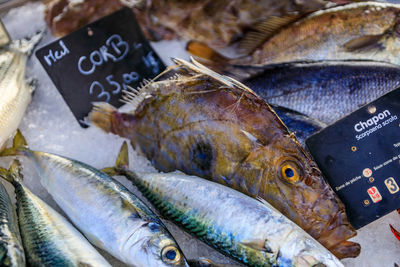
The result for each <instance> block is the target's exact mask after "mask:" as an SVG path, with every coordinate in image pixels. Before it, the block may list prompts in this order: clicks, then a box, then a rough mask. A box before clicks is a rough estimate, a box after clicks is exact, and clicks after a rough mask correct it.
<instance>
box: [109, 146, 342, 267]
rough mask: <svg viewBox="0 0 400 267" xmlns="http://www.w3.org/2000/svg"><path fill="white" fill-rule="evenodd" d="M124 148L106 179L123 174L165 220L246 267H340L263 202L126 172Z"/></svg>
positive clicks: (181, 178) (201, 183) (177, 176)
mask: <svg viewBox="0 0 400 267" xmlns="http://www.w3.org/2000/svg"><path fill="white" fill-rule="evenodd" d="M127 166H129V163H128V152H127V144H126V142H124V144H123V146H122V148H121V152H120V155H119V157H118V159H117V164H116V167H115V168H114V169H113V168H111V169H110V168H106V169H105V171H107V172H109V173H111V174H122V175H124V176H126V177H127V178H128V179H129V180H130V181H132V182H133V183H134V184H135V185H136V186H137V187H138V188H139V190H141V191H142V193H143V194H144V195H145V196H146V197H147V198H148V199H149V201H151V202H152V203H153V204H154V205H155V206H156V207H157V208H158V210H159V211H160V212H161V213H162V214H163V215H165V216H166V217H167V218H169V219H171V220H172V221H174V222H176V223H178V224H179V225H181V226H182V227H183V228H184V229H186V230H187V231H188V232H190V233H191V234H193V235H195V236H197V237H198V238H199V239H200V240H202V241H204V242H205V243H207V244H208V245H210V246H212V247H214V248H216V249H218V250H219V251H221V252H222V253H224V254H226V255H228V256H230V257H233V258H235V259H237V260H240V261H242V262H243V263H245V264H246V265H248V266H302V267H304V266H310V267H311V266H321V267H322V266H330V267H332V266H343V265H342V264H341V263H340V261H339V260H338V259H337V258H336V257H335V256H334V255H333V254H331V253H330V252H329V251H328V250H327V249H326V248H324V247H323V246H322V245H321V244H319V243H318V242H317V241H316V240H314V239H313V238H312V237H311V236H310V235H308V234H307V233H306V232H305V231H304V230H302V229H301V228H300V227H299V226H297V225H296V224H294V223H293V222H292V221H290V220H289V219H288V218H286V217H285V216H283V215H282V214H281V213H280V212H278V211H277V210H276V209H275V208H273V207H272V206H271V205H270V204H269V203H267V202H266V201H257V200H256V199H253V198H251V197H248V196H246V195H244V194H242V193H240V192H238V191H236V190H233V189H231V188H229V187H226V186H223V185H220V184H217V183H214V182H211V181H208V180H205V179H202V178H199V177H196V176H189V175H185V174H183V173H181V172H171V173H147V174H137V173H135V172H133V171H130V170H128V167H127Z"/></svg>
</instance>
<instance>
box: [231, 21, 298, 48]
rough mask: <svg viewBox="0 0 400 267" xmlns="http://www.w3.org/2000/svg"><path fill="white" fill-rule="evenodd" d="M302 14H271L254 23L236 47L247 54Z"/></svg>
mask: <svg viewBox="0 0 400 267" xmlns="http://www.w3.org/2000/svg"><path fill="white" fill-rule="evenodd" d="M301 17H302V16H300V15H286V16H283V17H277V16H271V17H268V18H267V19H265V20H264V21H261V22H259V23H258V24H257V25H255V27H254V29H253V30H251V31H248V32H247V33H246V34H245V36H244V37H243V39H242V40H241V41H240V42H239V44H238V48H239V51H240V53H241V54H244V55H249V54H251V53H252V52H253V51H254V50H255V49H256V48H257V47H259V46H260V45H262V44H263V43H264V42H265V41H266V40H268V39H269V38H270V37H272V36H273V35H274V34H275V33H277V32H278V31H279V30H280V29H281V28H282V27H283V26H286V25H288V24H290V23H292V22H294V21H296V20H298V19H299V18H301Z"/></svg>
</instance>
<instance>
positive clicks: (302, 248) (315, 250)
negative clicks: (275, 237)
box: [276, 231, 343, 267]
mask: <svg viewBox="0 0 400 267" xmlns="http://www.w3.org/2000/svg"><path fill="white" fill-rule="evenodd" d="M276 261H277V263H278V265H279V266H299V267H328V266H329V267H331V266H335V267H339V266H343V264H342V263H341V262H340V261H339V260H338V259H337V258H336V257H335V256H334V255H333V254H332V253H330V252H329V251H328V250H327V249H326V248H324V247H323V246H321V245H320V244H318V243H317V242H315V241H314V240H313V239H312V238H310V237H309V236H307V235H306V233H304V232H302V231H292V232H291V233H290V234H289V235H288V236H286V238H285V242H283V245H282V246H281V247H280V249H279V252H278V255H277V259H276Z"/></svg>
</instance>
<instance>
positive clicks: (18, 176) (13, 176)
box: [0, 159, 23, 184]
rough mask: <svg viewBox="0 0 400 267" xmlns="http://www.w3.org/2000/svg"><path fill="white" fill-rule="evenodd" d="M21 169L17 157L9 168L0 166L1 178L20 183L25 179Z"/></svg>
mask: <svg viewBox="0 0 400 267" xmlns="http://www.w3.org/2000/svg"><path fill="white" fill-rule="evenodd" d="M21 169H22V167H21V163H20V162H19V161H18V160H16V159H15V160H13V162H12V163H11V166H10V168H9V169H8V170H7V169H5V168H0V178H2V179H4V180H6V181H8V182H10V183H11V184H15V183H20V182H21V180H22V179H23V175H22V173H21Z"/></svg>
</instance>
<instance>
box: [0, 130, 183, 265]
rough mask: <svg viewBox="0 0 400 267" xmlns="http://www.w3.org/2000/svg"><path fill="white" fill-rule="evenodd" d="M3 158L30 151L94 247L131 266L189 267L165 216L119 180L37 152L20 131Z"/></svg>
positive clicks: (48, 184) (51, 189)
mask: <svg viewBox="0 0 400 267" xmlns="http://www.w3.org/2000/svg"><path fill="white" fill-rule="evenodd" d="M1 155H2V156H6V155H8V156H10V155H25V156H27V157H29V158H30V159H31V160H32V161H33V162H34V164H35V166H36V167H37V170H38V172H39V175H40V182H41V184H42V185H43V187H44V188H45V189H46V190H47V192H49V194H50V195H51V196H52V197H53V199H54V200H55V202H56V203H57V204H58V206H59V207H60V208H61V209H62V210H63V211H64V212H65V214H66V215H67V216H68V218H69V219H70V220H71V221H72V223H73V224H74V225H75V226H76V227H77V228H78V229H79V230H80V231H81V232H82V233H83V234H84V235H85V236H86V237H87V239H88V240H89V241H90V242H91V243H92V244H93V245H95V246H97V247H99V248H101V249H103V250H105V251H107V252H108V253H110V254H111V255H113V256H114V257H115V258H117V259H119V260H120V261H122V262H123V263H125V264H127V265H128V266H135V267H152V266H157V267H158V266H159V267H167V266H188V265H187V263H186V260H185V258H184V256H183V253H182V252H181V251H180V249H179V247H178V245H177V244H176V241H175V240H174V239H173V237H172V236H171V235H170V233H169V232H168V230H167V229H166V227H165V226H164V224H163V223H162V222H161V221H160V219H159V218H158V217H157V216H156V215H155V214H154V213H153V212H152V211H151V210H150V209H149V208H148V207H147V206H146V205H145V204H144V203H143V202H142V201H141V200H139V199H138V198H137V197H136V196H135V195H134V194H132V193H131V192H130V191H129V190H128V189H126V188H125V187H124V186H123V185H122V184H120V183H119V182H118V181H116V180H114V179H113V178H111V177H110V176H108V175H107V174H105V173H104V172H101V171H99V170H97V169H95V168H93V167H91V166H89V165H86V164H84V163H82V162H79V161H76V160H72V159H69V158H66V157H62V156H58V155H54V154H51V153H46V152H39V151H32V150H30V149H29V148H27V147H26V141H25V139H24V138H23V136H22V135H21V133H20V132H19V131H18V132H17V134H16V136H15V138H14V147H12V148H8V149H6V150H4V151H3V152H2V153H1Z"/></svg>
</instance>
